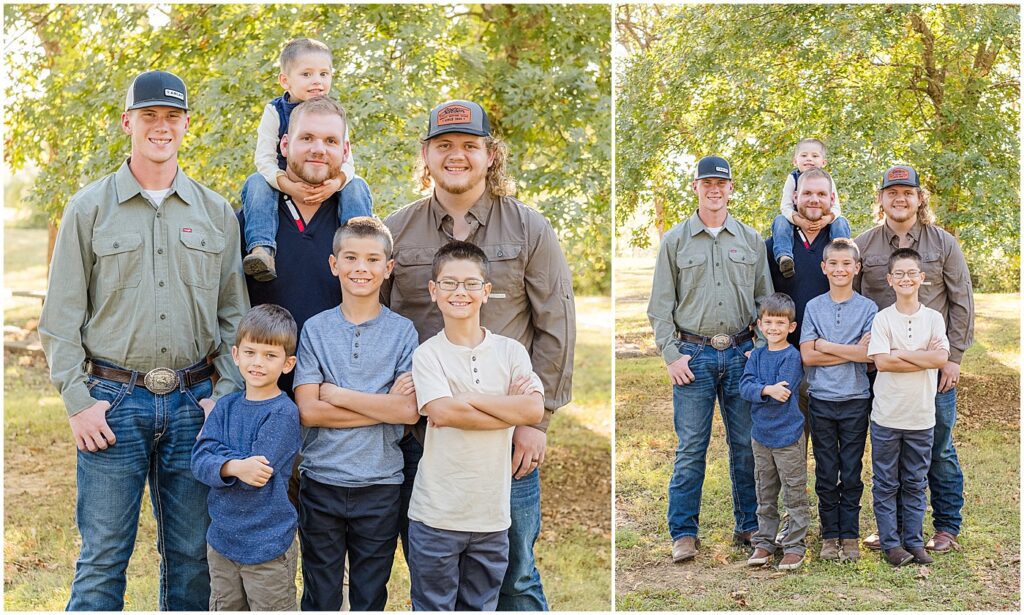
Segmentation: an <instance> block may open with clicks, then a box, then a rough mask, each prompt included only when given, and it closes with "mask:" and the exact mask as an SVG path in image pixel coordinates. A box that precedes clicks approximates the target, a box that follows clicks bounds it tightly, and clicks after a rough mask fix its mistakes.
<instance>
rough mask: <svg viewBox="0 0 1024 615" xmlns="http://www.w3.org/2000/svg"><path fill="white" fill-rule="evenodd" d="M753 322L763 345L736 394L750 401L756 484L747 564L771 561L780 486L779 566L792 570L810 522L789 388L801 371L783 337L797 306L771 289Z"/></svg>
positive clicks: (800, 434) (795, 386)
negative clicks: (785, 519)
mask: <svg viewBox="0 0 1024 615" xmlns="http://www.w3.org/2000/svg"><path fill="white" fill-rule="evenodd" d="M757 326H758V328H759V329H760V330H761V332H762V333H763V334H764V337H765V339H766V340H768V346H767V347H761V348H755V349H754V351H753V352H752V353H750V358H749V359H748V360H747V365H746V368H745V369H744V370H743V377H742V378H741V379H740V396H741V397H743V399H745V400H747V401H749V402H750V418H751V422H752V427H751V430H750V436H751V447H752V448H753V450H754V476H755V478H756V484H757V533H756V534H754V537H753V539H751V543H752V544H753V545H754V552H753V554H751V556H750V558H749V559H747V564H748V565H750V566H762V565H764V564H767V563H768V562H770V561H772V559H773V557H774V554H775V551H776V550H777V549H778V546H777V545H776V544H775V533H776V532H777V531H778V530H779V505H778V499H779V490H780V488H781V490H782V493H783V500H784V502H785V504H786V511H787V512H788V513H789V525H788V526H787V529H786V530H785V531H784V533H783V537H782V541H781V542H782V550H783V556H782V561H780V562H779V570H796V569H797V568H799V567H800V564H801V563H803V560H804V552H805V551H806V546H805V545H804V538H806V536H807V528H808V526H809V525H810V516H809V513H808V505H807V453H806V451H807V444H806V440H805V438H806V436H804V415H803V413H801V412H800V408H799V406H798V405H797V400H798V397H799V396H797V395H793V391H797V390H799V389H800V381H801V380H803V377H804V372H803V367H802V366H801V364H800V351H799V350H797V349H796V348H794V347H793V346H792V345H791V344H790V343H789V342H788V341H787V340H786V337H787V336H788V335H789V334H790V333H792V332H793V331H794V330H795V329H796V305H795V304H794V303H793V300H792V299H790V297H789V295H786V294H785V293H774V294H772V295H770V296H768V297H767V298H765V299H764V300H762V302H761V313H760V317H759V318H758V319H757Z"/></svg>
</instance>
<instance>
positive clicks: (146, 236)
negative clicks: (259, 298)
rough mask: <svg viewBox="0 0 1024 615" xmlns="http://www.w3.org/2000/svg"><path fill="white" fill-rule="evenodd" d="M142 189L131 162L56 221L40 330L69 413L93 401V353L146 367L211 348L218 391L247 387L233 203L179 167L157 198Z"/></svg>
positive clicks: (207, 353) (182, 361) (244, 305)
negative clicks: (239, 343) (241, 360)
mask: <svg viewBox="0 0 1024 615" xmlns="http://www.w3.org/2000/svg"><path fill="white" fill-rule="evenodd" d="M141 190H142V189H141V187H140V186H139V183H138V181H136V179H135V176H133V175H132V172H131V170H129V168H128V163H127V162H125V163H124V164H122V165H121V168H120V169H118V171H117V172H116V173H112V174H110V175H108V176H106V177H104V178H103V179H101V180H99V181H97V182H94V183H92V184H90V185H89V186H86V187H85V188H83V189H82V190H80V191H79V192H78V193H77V194H75V195H74V196H73V197H71V201H70V202H69V203H68V206H67V208H66V209H65V211H64V217H63V219H62V220H61V225H60V232H59V233H58V235H57V243H56V246H55V247H54V251H53V261H52V263H51V266H50V282H49V288H48V290H47V296H46V303H45V304H44V306H43V313H42V316H41V317H40V319H39V336H40V339H41V340H42V344H43V350H44V351H45V352H46V358H47V361H48V362H49V364H50V378H51V379H52V381H53V383H54V385H56V386H57V388H58V389H59V390H60V394H61V397H62V398H63V400H64V405H65V407H66V409H67V412H68V414H69V415H73V414H77V413H78V412H81V411H82V410H85V409H86V408H88V407H89V406H91V405H92V404H93V403H95V401H96V400H95V399H93V398H92V397H91V396H90V394H89V388H88V386H87V376H86V372H85V362H86V359H103V360H105V361H109V362H111V363H114V364H116V365H120V366H122V367H125V368H128V369H133V370H138V371H141V372H147V371H149V370H151V369H153V368H156V367H169V368H172V369H182V368H185V367H188V366H190V365H192V364H194V363H197V362H199V361H200V360H201V359H204V358H206V357H213V363H214V365H215V366H216V368H217V372H218V373H219V374H220V376H221V378H220V381H219V382H218V383H217V387H216V390H215V393H214V397H220V396H221V395H224V394H226V393H229V392H231V391H234V390H237V389H238V388H239V387H240V386H241V385H242V379H241V376H240V374H239V373H238V369H237V368H236V367H235V365H234V363H233V362H232V360H231V345H232V344H233V343H234V341H235V329H236V327H237V326H238V321H239V320H240V319H241V317H242V315H243V314H244V313H245V311H246V310H247V309H248V308H249V299H248V296H247V295H246V292H245V279H244V275H243V273H242V263H241V258H240V257H239V254H240V250H241V248H240V247H239V241H240V240H239V234H238V221H237V220H236V219H235V215H234V212H232V211H231V208H230V207H229V206H228V204H227V201H225V200H224V198H223V197H221V196H220V195H219V194H217V193H216V192H213V191H212V190H209V189H208V188H206V187H204V186H202V185H201V184H199V183H198V182H196V181H194V180H192V179H190V178H189V177H188V176H186V175H185V173H184V172H182V171H181V169H180V168H179V169H178V173H177V175H175V177H174V182H173V183H172V184H171V190H170V192H169V193H168V194H167V196H166V198H165V199H164V201H163V203H162V204H161V205H160V206H159V207H156V206H154V205H153V203H152V202H151V201H150V200H149V199H148V198H146V197H145V196H144V195H143V193H142V192H141Z"/></svg>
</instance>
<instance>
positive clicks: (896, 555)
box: [885, 547, 914, 567]
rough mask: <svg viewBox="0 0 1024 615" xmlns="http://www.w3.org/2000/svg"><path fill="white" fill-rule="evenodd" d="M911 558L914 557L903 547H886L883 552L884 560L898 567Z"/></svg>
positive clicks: (908, 561) (907, 562)
mask: <svg viewBox="0 0 1024 615" xmlns="http://www.w3.org/2000/svg"><path fill="white" fill-rule="evenodd" d="M912 559H914V556H913V555H911V554H910V553H907V551H906V550H904V548H903V547H896V548H894V549H888V550H886V552H885V561H887V562H889V563H890V564H892V565H893V566H897V567H899V566H902V565H903V564H909V563H910V561H911V560H912Z"/></svg>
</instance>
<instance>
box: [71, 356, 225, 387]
mask: <svg viewBox="0 0 1024 615" xmlns="http://www.w3.org/2000/svg"><path fill="white" fill-rule="evenodd" d="M214 371H215V370H214V367H213V363H207V362H206V361H202V362H200V363H196V364H195V365H193V366H191V367H186V368H185V369H179V370H177V371H175V370H173V369H171V368H169V367H157V368H156V369H152V370H150V371H149V372H147V373H145V374H143V373H142V372H137V371H133V370H128V369H121V368H119V367H108V366H106V365H98V364H96V363H93V362H91V361H90V362H89V369H88V372H89V373H90V374H92V375H93V376H96V377H98V378H103V379H104V380H113V381H114V382H124V383H126V384H127V383H130V382H131V381H132V379H133V378H134V379H135V384H136V385H139V386H142V387H143V388H145V389H146V390H148V391H149V392H151V393H156V394H157V395H164V394H166V393H170V392H171V391H173V390H174V389H176V388H178V386H179V385H180V384H181V383H185V386H186V387H192V386H195V385H197V384H199V383H200V382H203V381H204V380H209V379H210V377H211V376H213V373H214Z"/></svg>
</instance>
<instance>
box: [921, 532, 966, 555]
mask: <svg viewBox="0 0 1024 615" xmlns="http://www.w3.org/2000/svg"><path fill="white" fill-rule="evenodd" d="M924 548H925V549H928V550H929V551H934V552H935V553H948V552H949V551H952V550H953V549H957V550H959V549H960V543H958V542H957V541H956V536H954V535H953V534H950V533H949V532H935V535H934V536H932V537H931V540H929V541H928V542H927V543H925V545H924Z"/></svg>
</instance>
